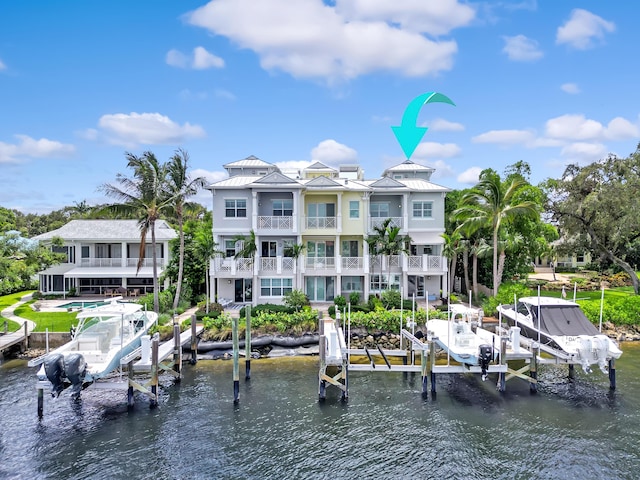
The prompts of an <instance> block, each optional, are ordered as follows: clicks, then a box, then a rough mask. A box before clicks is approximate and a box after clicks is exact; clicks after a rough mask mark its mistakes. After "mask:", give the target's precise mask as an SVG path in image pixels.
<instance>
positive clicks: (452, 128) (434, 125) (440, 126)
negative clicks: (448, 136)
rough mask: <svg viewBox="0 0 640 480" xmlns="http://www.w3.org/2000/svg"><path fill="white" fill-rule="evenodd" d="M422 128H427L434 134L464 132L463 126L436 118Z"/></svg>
mask: <svg viewBox="0 0 640 480" xmlns="http://www.w3.org/2000/svg"><path fill="white" fill-rule="evenodd" d="M424 126H425V127H429V128H430V129H431V130H432V131H434V132H462V131H463V130H464V125H463V124H461V123H456V122H450V121H448V120H444V119H442V118H436V119H435V120H433V121H432V122H431V123H429V124H428V125H427V124H425V125H424Z"/></svg>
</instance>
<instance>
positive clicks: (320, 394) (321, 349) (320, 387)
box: [318, 313, 327, 402]
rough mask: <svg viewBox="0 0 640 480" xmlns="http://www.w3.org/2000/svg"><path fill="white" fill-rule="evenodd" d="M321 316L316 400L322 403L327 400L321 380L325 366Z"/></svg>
mask: <svg viewBox="0 0 640 480" xmlns="http://www.w3.org/2000/svg"><path fill="white" fill-rule="evenodd" d="M321 315H322V314H320V313H319V314H318V323H319V326H318V331H319V333H320V335H319V339H318V356H319V357H320V369H319V371H318V400H319V401H321V402H322V401H324V400H325V399H326V398H327V382H326V381H324V380H323V379H322V375H324V373H325V371H326V369H327V364H326V354H327V353H326V345H325V342H326V338H325V336H324V321H323V320H322V316H321Z"/></svg>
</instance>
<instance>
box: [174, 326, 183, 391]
mask: <svg viewBox="0 0 640 480" xmlns="http://www.w3.org/2000/svg"><path fill="white" fill-rule="evenodd" d="M173 371H174V372H176V373H177V374H178V375H177V376H176V382H179V381H180V380H181V378H182V375H181V372H182V345H180V324H179V323H178V322H174V324H173Z"/></svg>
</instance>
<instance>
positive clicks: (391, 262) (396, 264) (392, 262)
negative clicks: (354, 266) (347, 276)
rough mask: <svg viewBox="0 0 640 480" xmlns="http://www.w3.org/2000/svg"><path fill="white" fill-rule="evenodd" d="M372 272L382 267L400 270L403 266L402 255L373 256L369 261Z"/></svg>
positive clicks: (385, 269)
mask: <svg viewBox="0 0 640 480" xmlns="http://www.w3.org/2000/svg"><path fill="white" fill-rule="evenodd" d="M369 265H370V270H371V273H373V272H376V271H377V270H379V269H380V268H382V269H383V270H384V271H387V270H388V269H389V268H391V269H392V270H394V269H395V270H398V269H400V267H401V266H402V257H401V256H400V255H390V256H388V257H386V256H380V255H378V256H372V257H371V261H370V262H369Z"/></svg>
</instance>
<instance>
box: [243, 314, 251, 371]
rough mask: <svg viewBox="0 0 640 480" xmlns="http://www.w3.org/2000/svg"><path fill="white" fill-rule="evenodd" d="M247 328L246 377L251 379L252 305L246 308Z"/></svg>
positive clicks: (245, 346) (245, 333) (245, 338)
mask: <svg viewBox="0 0 640 480" xmlns="http://www.w3.org/2000/svg"><path fill="white" fill-rule="evenodd" d="M244 312H245V316H246V320H247V328H246V330H245V332H244V348H245V351H244V379H245V380H251V305H247V308H245V310H244Z"/></svg>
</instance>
